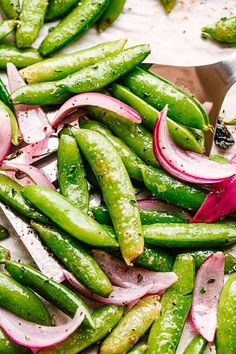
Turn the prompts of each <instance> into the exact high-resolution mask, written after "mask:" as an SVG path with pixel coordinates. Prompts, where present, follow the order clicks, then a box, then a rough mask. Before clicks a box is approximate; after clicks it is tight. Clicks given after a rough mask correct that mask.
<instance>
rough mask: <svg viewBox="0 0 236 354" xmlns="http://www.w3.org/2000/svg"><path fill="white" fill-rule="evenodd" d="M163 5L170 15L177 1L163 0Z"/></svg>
mask: <svg viewBox="0 0 236 354" xmlns="http://www.w3.org/2000/svg"><path fill="white" fill-rule="evenodd" d="M161 3H162V5H163V7H164V9H165V11H166V12H167V13H170V12H171V11H172V10H173V8H174V7H175V5H176V0H161Z"/></svg>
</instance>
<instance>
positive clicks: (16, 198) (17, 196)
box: [0, 173, 47, 222]
mask: <svg viewBox="0 0 236 354" xmlns="http://www.w3.org/2000/svg"><path fill="white" fill-rule="evenodd" d="M22 190H23V186H21V185H20V184H18V183H17V182H15V181H13V179H11V178H10V177H8V176H6V175H3V174H1V173H0V200H1V201H3V202H4V203H5V204H7V205H9V206H10V207H11V208H12V209H14V210H16V211H18V212H19V213H20V214H22V215H23V216H26V217H27V218H29V219H33V220H36V221H40V222H46V221H47V220H46V218H45V217H44V216H43V215H42V214H40V213H39V212H38V211H37V210H35V209H34V208H33V207H32V206H30V205H29V204H28V203H27V202H26V201H25V199H24V198H23V196H22V194H21V192H22Z"/></svg>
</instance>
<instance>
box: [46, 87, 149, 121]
mask: <svg viewBox="0 0 236 354" xmlns="http://www.w3.org/2000/svg"><path fill="white" fill-rule="evenodd" d="M84 106H98V107H101V108H105V109H108V110H109V111H113V112H115V113H117V114H119V115H120V116H122V117H124V118H127V119H129V120H130V121H131V122H135V123H141V121H142V118H141V116H140V114H139V113H138V112H136V111H135V110H134V109H133V108H131V107H130V106H128V105H127V104H126V103H124V102H122V101H120V100H118V99H116V98H114V97H111V96H108V95H104V94H103V93H99V92H86V93H80V94H78V95H75V96H73V97H71V98H70V99H69V100H68V101H66V102H65V103H64V104H63V105H62V106H61V108H60V109H59V111H58V112H57V114H56V116H55V118H54V119H53V121H52V126H53V128H57V127H58V125H59V124H60V123H61V121H62V120H63V119H64V118H65V117H66V116H67V115H68V114H70V113H73V112H74V111H76V110H77V109H78V108H80V107H84Z"/></svg>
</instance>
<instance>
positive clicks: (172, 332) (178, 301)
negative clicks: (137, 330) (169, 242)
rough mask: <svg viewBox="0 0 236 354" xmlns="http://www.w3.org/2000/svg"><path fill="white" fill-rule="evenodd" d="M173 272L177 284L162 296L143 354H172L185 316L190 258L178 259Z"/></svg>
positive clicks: (191, 271)
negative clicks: (146, 348)
mask: <svg viewBox="0 0 236 354" xmlns="http://www.w3.org/2000/svg"><path fill="white" fill-rule="evenodd" d="M173 271H174V272H175V273H176V274H177V276H178V277H179V280H178V281H177V282H176V283H175V284H174V285H172V287H170V288H169V289H168V290H167V291H166V292H165V294H164V295H163V296H162V299H161V306H162V308H161V315H160V316H159V317H158V318H157V320H156V321H155V322H154V324H153V325H152V328H151V331H150V334H149V338H148V350H147V354H159V353H160V354H166V353H169V354H171V353H173V354H174V353H175V352H176V348H177V346H178V343H179V340H180V337H181V334H182V330H183V327H184V324H185V321H186V319H187V316H188V312H189V309H190V306H191V302H192V291H193V288H194V277H195V268H194V260H193V258H192V256H191V255H190V254H180V255H178V256H177V258H176V261H175V264H174V267H173Z"/></svg>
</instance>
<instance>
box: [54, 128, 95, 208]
mask: <svg viewBox="0 0 236 354" xmlns="http://www.w3.org/2000/svg"><path fill="white" fill-rule="evenodd" d="M57 159H58V160H57V163H58V182H59V186H60V192H61V193H62V195H64V196H65V197H66V198H67V199H68V200H69V201H71V203H73V204H74V205H75V206H77V207H78V208H80V209H81V210H82V211H83V212H85V213H87V212H88V207H89V192H88V182H87V180H86V177H85V170H84V165H83V160H82V157H81V154H80V151H79V149H78V146H77V143H76V140H75V139H74V138H73V137H72V136H69V135H66V134H62V135H61V137H60V140H59V147H58V151H57Z"/></svg>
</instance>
